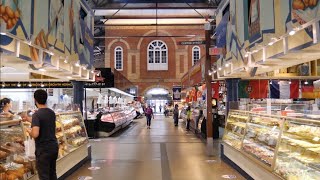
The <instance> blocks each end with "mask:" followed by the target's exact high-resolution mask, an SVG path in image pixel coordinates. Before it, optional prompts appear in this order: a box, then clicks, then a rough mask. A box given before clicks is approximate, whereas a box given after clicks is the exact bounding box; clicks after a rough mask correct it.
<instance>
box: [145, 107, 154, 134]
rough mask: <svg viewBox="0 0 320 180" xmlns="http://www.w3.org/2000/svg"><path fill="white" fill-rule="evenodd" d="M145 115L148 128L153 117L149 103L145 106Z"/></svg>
mask: <svg viewBox="0 0 320 180" xmlns="http://www.w3.org/2000/svg"><path fill="white" fill-rule="evenodd" d="M145 115H146V118H147V129H150V126H151V118H153V119H154V115H153V110H152V108H151V105H148V107H147V108H146V111H145Z"/></svg>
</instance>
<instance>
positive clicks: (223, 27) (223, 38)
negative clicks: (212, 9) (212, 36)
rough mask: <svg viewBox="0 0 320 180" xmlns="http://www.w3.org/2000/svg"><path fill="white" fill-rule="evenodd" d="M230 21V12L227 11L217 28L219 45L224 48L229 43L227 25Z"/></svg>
mask: <svg viewBox="0 0 320 180" xmlns="http://www.w3.org/2000/svg"><path fill="white" fill-rule="evenodd" d="M228 22H229V12H227V13H226V14H225V15H224V16H223V17H222V19H221V21H220V23H219V25H218V27H217V28H216V36H217V47H218V48H224V47H225V45H226V44H227V26H228Z"/></svg>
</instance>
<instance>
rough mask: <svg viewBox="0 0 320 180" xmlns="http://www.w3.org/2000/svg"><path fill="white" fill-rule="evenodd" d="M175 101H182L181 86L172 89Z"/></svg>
mask: <svg viewBox="0 0 320 180" xmlns="http://www.w3.org/2000/svg"><path fill="white" fill-rule="evenodd" d="M172 92H173V100H174V101H181V86H176V87H173V88H172Z"/></svg>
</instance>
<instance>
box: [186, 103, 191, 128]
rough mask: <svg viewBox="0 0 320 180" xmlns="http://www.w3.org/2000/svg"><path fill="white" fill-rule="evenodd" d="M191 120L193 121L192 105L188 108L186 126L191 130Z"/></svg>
mask: <svg viewBox="0 0 320 180" xmlns="http://www.w3.org/2000/svg"><path fill="white" fill-rule="evenodd" d="M190 121H191V107H190V105H189V106H188V108H187V127H186V130H187V131H189V130H190Z"/></svg>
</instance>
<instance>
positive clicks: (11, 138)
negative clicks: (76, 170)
mask: <svg viewBox="0 0 320 180" xmlns="http://www.w3.org/2000/svg"><path fill="white" fill-rule="evenodd" d="M56 119H57V120H56V137H57V140H58V143H59V155H58V162H59V160H62V159H63V158H64V157H65V156H66V155H67V154H70V153H72V152H73V151H74V150H76V149H78V148H79V147H80V146H81V145H83V144H86V143H87V142H88V137H87V133H86V130H85V126H84V123H83V119H82V115H81V112H68V113H57V114H56ZM30 127H31V123H29V122H22V121H20V120H19V119H18V120H8V121H0V180H7V179H14V180H16V179H29V178H32V177H33V176H34V175H35V173H36V171H35V162H34V158H32V159H30V157H26V155H25V148H24V141H25V140H26V139H27V137H28V136H29V135H28V134H27V133H26V128H30Z"/></svg>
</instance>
